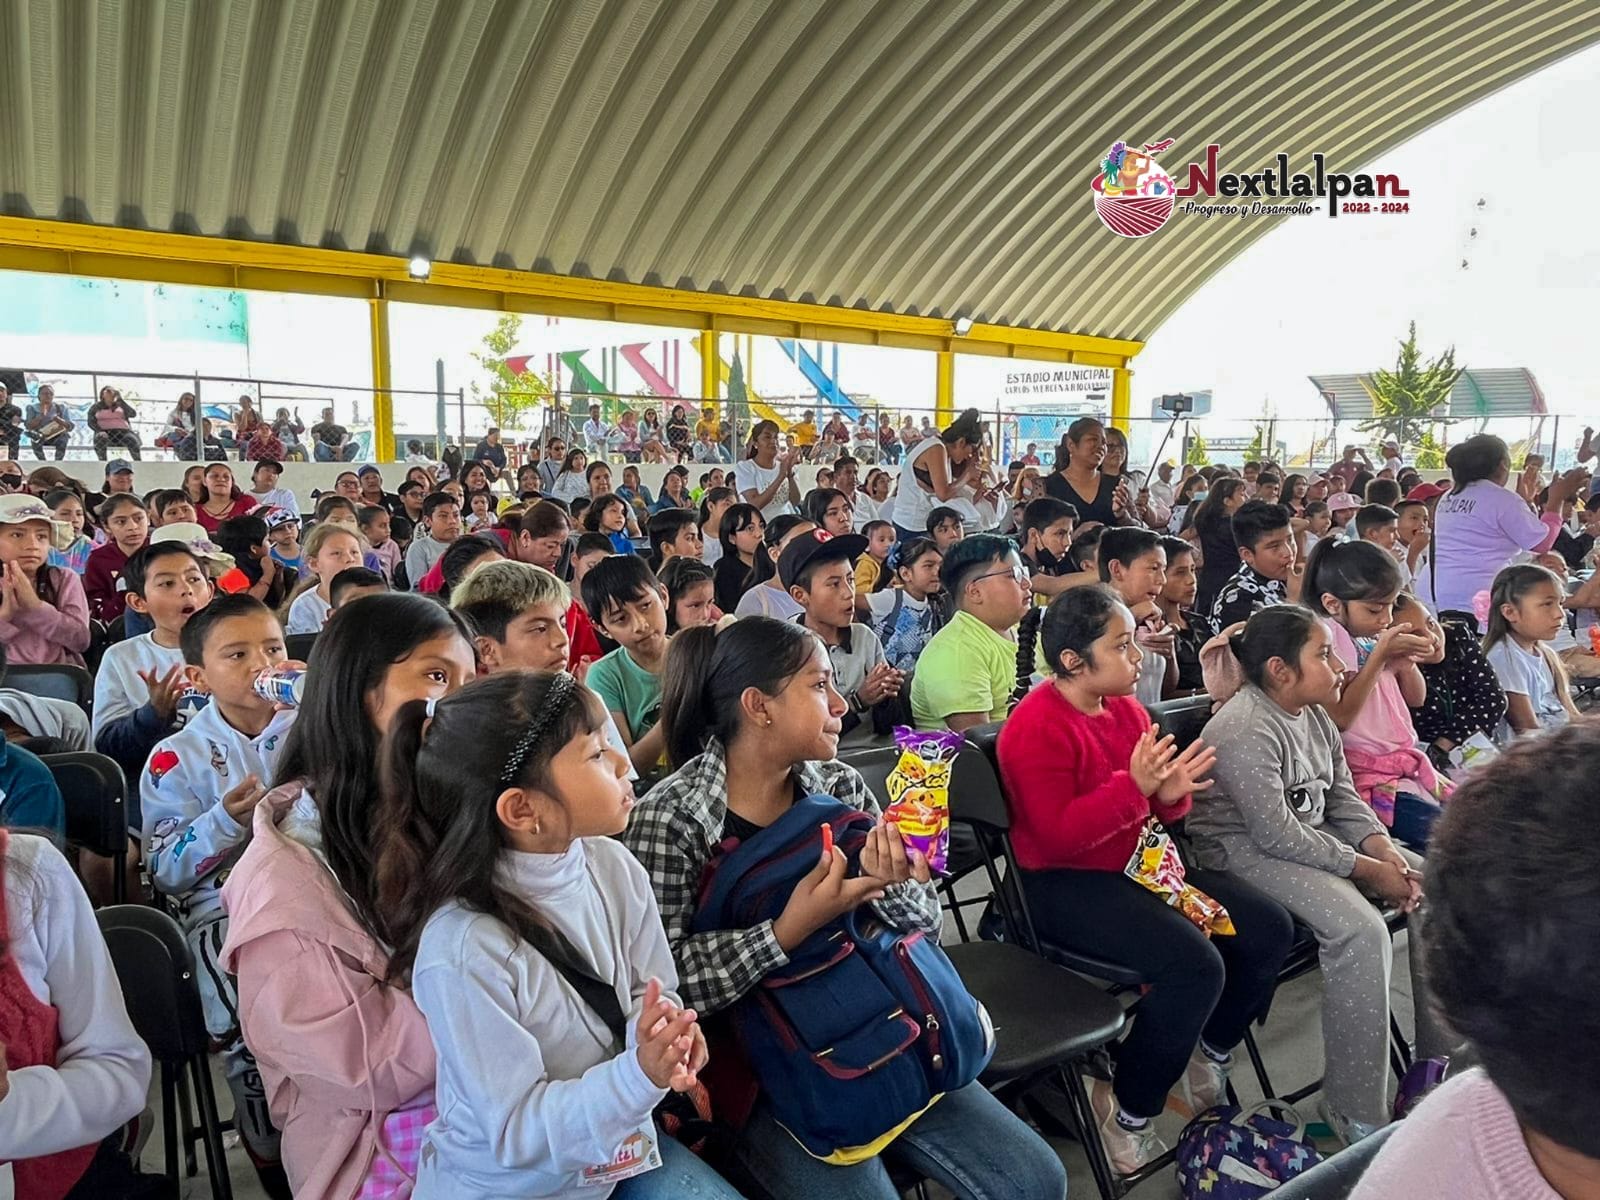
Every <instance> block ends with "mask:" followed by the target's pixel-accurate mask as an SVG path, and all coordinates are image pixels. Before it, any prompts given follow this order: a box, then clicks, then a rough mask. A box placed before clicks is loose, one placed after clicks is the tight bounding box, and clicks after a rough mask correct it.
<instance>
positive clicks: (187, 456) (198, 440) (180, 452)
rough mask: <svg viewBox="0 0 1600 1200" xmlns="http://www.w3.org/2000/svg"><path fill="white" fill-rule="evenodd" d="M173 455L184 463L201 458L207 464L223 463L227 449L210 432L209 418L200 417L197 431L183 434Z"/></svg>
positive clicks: (219, 439)
mask: <svg viewBox="0 0 1600 1200" xmlns="http://www.w3.org/2000/svg"><path fill="white" fill-rule="evenodd" d="M173 453H175V454H176V455H177V456H178V458H179V459H181V460H183V461H185V462H194V461H196V460H198V459H202V458H203V459H205V460H206V461H207V462H224V461H226V460H227V457H228V447H227V444H226V443H225V442H223V440H222V439H221V438H219V437H217V435H216V434H214V433H213V432H212V431H211V418H210V417H201V418H200V428H199V430H198V431H196V430H191V431H190V432H189V433H187V434H185V435H184V437H183V439H182V440H181V441H179V442H178V444H177V447H176V448H175V449H174V451H173Z"/></svg>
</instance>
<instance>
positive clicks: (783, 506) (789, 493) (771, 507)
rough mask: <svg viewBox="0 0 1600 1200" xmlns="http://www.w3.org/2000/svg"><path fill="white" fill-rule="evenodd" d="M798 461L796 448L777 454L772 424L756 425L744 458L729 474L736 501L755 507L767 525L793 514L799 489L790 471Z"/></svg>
mask: <svg viewBox="0 0 1600 1200" xmlns="http://www.w3.org/2000/svg"><path fill="white" fill-rule="evenodd" d="M800 458H801V455H800V451H799V449H798V448H796V449H794V450H787V451H784V452H783V453H782V454H780V453H779V452H778V424H777V422H776V421H757V422H756V423H755V425H754V426H753V427H752V428H751V430H750V440H749V443H748V444H747V445H746V447H745V453H744V457H743V458H741V459H740V460H739V463H738V465H737V466H736V467H735V468H734V472H733V476H734V489H735V490H736V491H737V492H738V493H739V498H740V499H741V500H743V501H744V502H745V503H747V504H753V505H755V506H756V507H757V508H758V509H760V510H761V515H762V517H763V518H765V519H766V520H768V521H771V520H773V519H775V518H777V517H781V516H788V515H791V514H793V513H795V512H796V511H797V510H798V508H799V506H800V488H799V485H798V484H796V482H795V478H794V468H795V465H796V464H797V463H798V462H799V461H800Z"/></svg>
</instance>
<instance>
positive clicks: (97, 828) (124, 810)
mask: <svg viewBox="0 0 1600 1200" xmlns="http://www.w3.org/2000/svg"><path fill="white" fill-rule="evenodd" d="M41 761H42V762H43V763H44V765H45V766H47V767H49V768H50V774H51V776H52V777H53V778H54V779H55V781H56V787H57V788H59V789H60V790H61V799H62V800H63V802H64V803H65V805H66V810H67V841H68V843H70V844H71V845H74V846H80V847H82V848H83V849H85V850H88V851H89V852H90V853H92V854H98V855H100V856H101V857H103V858H109V859H110V860H111V902H112V903H113V904H125V903H126V902H127V899H128V782H127V780H126V779H125V778H123V775H122V768H121V767H119V766H118V765H117V763H116V760H115V759H111V758H107V757H106V756H105V755H104V754H95V753H92V752H85V751H79V752H75V753H72V754H46V755H45V756H44V757H43V759H42V760H41Z"/></svg>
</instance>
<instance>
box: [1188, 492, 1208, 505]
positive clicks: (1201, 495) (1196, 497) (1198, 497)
mask: <svg viewBox="0 0 1600 1200" xmlns="http://www.w3.org/2000/svg"><path fill="white" fill-rule="evenodd" d="M1210 494H1211V493H1210V492H1195V493H1194V494H1193V495H1191V496H1190V497H1189V503H1190V504H1199V503H1200V501H1202V500H1204V499H1205V498H1206V497H1207V496H1209V495H1210Z"/></svg>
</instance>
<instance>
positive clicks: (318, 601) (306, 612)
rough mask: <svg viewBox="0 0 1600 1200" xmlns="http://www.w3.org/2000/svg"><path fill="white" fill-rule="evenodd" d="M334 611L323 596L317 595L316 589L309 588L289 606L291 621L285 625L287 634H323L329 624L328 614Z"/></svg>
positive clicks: (284, 629)
mask: <svg viewBox="0 0 1600 1200" xmlns="http://www.w3.org/2000/svg"><path fill="white" fill-rule="evenodd" d="M332 611H333V605H331V604H329V603H328V602H327V601H326V600H324V599H323V598H322V597H321V596H319V595H317V589H316V588H314V587H313V588H307V589H306V590H305V591H303V592H301V593H300V594H299V595H298V596H296V597H295V598H294V603H293V604H291V605H289V620H288V622H287V623H285V625H284V627H283V631H284V632H285V633H321V632H322V627H323V626H324V625H326V624H327V623H328V614H329V613H331V612H332Z"/></svg>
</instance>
